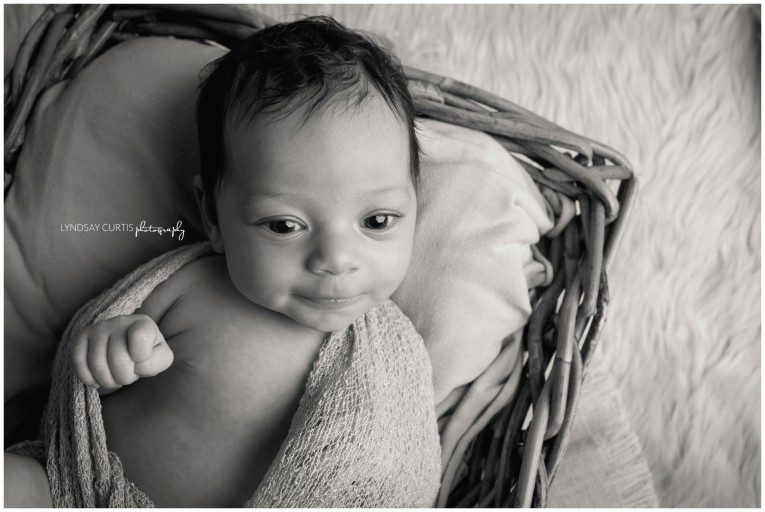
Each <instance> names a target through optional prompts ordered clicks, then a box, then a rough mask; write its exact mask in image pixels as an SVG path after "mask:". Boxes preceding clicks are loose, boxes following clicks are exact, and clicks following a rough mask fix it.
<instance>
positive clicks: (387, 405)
mask: <svg viewBox="0 0 765 512" xmlns="http://www.w3.org/2000/svg"><path fill="white" fill-rule="evenodd" d="M211 252H212V249H211V247H210V244H209V243H208V242H202V243H198V244H193V245H188V246H184V247H181V248H179V249H175V250H173V251H170V252H168V253H165V254H163V255H161V256H159V257H157V258H155V259H153V260H152V261H150V262H148V263H146V264H144V265H142V266H141V267H139V268H138V269H136V270H135V271H133V272H132V273H130V274H129V275H127V276H126V277H125V278H123V279H122V280H121V281H119V282H118V283H117V284H116V285H114V286H113V287H112V288H110V289H109V290H107V291H105V292H104V293H102V294H101V295H100V296H99V297H97V298H95V299H93V300H91V301H90V302H88V303H87V304H86V305H85V306H83V307H82V308H81V309H80V310H79V311H78V312H77V314H76V315H75V316H74V317H73V319H72V321H71V322H70V324H69V326H68V327H67V329H66V331H65V332H64V335H63V338H62V340H61V344H60V346H59V349H58V352H57V354H56V358H55V361H54V367H53V374H52V385H51V391H50V396H49V399H48V404H47V406H46V408H45V412H44V414H43V421H42V424H41V428H40V439H38V440H36V441H25V442H23V443H19V444H17V445H14V446H12V447H11V448H9V451H11V452H13V453H18V454H22V455H29V456H32V457H34V458H36V459H38V460H39V461H40V462H41V463H42V464H43V465H44V466H45V467H46V471H47V474H48V480H49V482H50V488H51V494H52V498H53V505H54V506H55V507H120V508H134V507H152V506H153V503H152V502H151V500H150V499H149V497H147V496H146V495H145V494H144V493H143V492H141V490H140V489H138V488H137V487H136V486H135V485H134V484H133V483H132V482H130V481H129V480H128V479H127V478H126V476H125V474H124V472H123V469H122V464H121V462H120V460H119V457H118V456H117V455H116V454H115V453H113V452H110V451H109V450H108V447H107V440H106V433H105V431H104V424H103V418H102V416H101V401H100V397H99V395H98V392H97V391H96V390H95V389H91V388H88V387H87V386H85V385H84V384H83V383H82V382H81V381H80V380H79V379H78V378H77V377H76V375H75V372H74V368H73V367H72V364H71V358H70V351H71V347H72V344H73V341H74V340H75V339H76V338H77V336H78V335H79V334H80V333H81V332H82V330H83V329H84V328H86V327H87V326H89V325H91V324H93V323H95V322H98V321H101V320H106V319H108V318H112V317H114V316H117V315H126V314H132V313H133V312H134V311H135V310H136V309H138V307H139V306H140V305H141V303H142V302H143V301H144V299H145V298H146V297H147V296H148V295H149V294H150V293H151V292H152V291H153V290H154V288H155V287H156V286H157V285H159V284H160V283H161V282H162V281H164V280H166V279H167V278H168V277H169V276H170V275H172V274H173V273H174V272H176V271H177V270H178V269H180V268H181V267H183V266H184V265H185V264H187V263H189V262H191V261H193V260H195V259H197V258H199V257H202V256H204V255H207V254H210V253H211ZM440 451H441V450H440V445H439V437H438V429H437V424H436V415H435V405H434V394H433V385H432V380H431V366H430V361H429V359H428V355H427V351H426V350H425V346H424V343H423V341H422V338H421V337H420V336H419V335H418V334H417V332H416V330H415V329H414V326H413V325H412V323H411V322H410V321H409V319H408V318H407V317H406V316H405V315H404V314H403V313H402V312H401V310H399V308H398V307H397V306H396V305H395V304H394V303H393V302H391V301H390V300H388V301H385V302H383V303H382V304H380V305H379V306H377V307H376V308H374V309H373V310H371V311H369V312H367V313H366V314H365V315H363V316H362V317H360V318H358V319H357V320H355V321H354V322H353V323H352V324H351V325H350V326H348V327H347V328H345V329H344V330H341V331H337V332H333V333H331V334H330V335H329V336H328V337H327V339H326V340H325V342H324V344H323V345H322V347H321V349H320V351H319V355H318V357H317V359H316V361H315V362H314V365H313V368H312V370H311V373H310V374H309V377H308V381H307V383H306V387H305V391H304V393H303V396H302V398H301V400H300V405H299V406H298V409H297V412H296V413H295V416H294V417H293V419H292V423H291V426H290V429H289V432H288V434H287V438H286V440H285V441H284V443H283V444H282V446H281V449H280V450H279V452H278V454H277V456H276V458H275V459H274V461H273V463H272V465H271V467H270V468H269V470H268V472H267V473H266V475H265V476H264V478H263V480H262V481H261V483H260V485H259V486H258V488H257V489H256V490H255V491H254V494H253V495H252V497H251V498H250V499H249V500H248V502H247V503H246V506H249V507H327V508H329V507H391V508H396V507H431V506H433V503H434V501H435V498H436V495H437V493H438V488H439V484H440V473H441V466H440Z"/></svg>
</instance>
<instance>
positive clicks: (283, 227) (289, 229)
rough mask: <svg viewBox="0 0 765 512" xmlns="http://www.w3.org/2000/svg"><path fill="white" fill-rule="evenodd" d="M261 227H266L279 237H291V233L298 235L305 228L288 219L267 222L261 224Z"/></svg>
mask: <svg viewBox="0 0 765 512" xmlns="http://www.w3.org/2000/svg"><path fill="white" fill-rule="evenodd" d="M261 226H263V227H265V228H266V229H268V230H269V231H271V232H272V233H276V234H277V235H289V234H290V233H297V232H298V231H300V230H301V229H302V228H303V226H301V225H300V224H299V223H297V222H295V221H294V220H288V219H283V220H270V221H266V222H264V223H263V224H261Z"/></svg>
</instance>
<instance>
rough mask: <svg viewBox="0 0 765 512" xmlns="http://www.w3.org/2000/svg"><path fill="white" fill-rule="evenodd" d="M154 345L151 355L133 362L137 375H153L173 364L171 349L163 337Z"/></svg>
mask: <svg viewBox="0 0 765 512" xmlns="http://www.w3.org/2000/svg"><path fill="white" fill-rule="evenodd" d="M161 339H162V341H161V342H160V343H159V344H158V345H156V346H155V347H154V349H153V350H152V353H151V357H149V359H147V360H146V361H142V362H140V363H136V364H135V373H136V375H138V376H139V377H153V376H155V375H157V374H158V373H161V372H163V371H165V370H167V369H168V368H169V367H170V365H171V364H173V351H172V350H170V347H169V346H168V344H167V342H166V341H165V339H164V338H161Z"/></svg>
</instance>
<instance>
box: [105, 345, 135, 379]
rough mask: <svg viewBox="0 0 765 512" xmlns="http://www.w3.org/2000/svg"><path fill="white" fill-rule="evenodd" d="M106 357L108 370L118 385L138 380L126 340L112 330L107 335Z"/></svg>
mask: <svg viewBox="0 0 765 512" xmlns="http://www.w3.org/2000/svg"><path fill="white" fill-rule="evenodd" d="M107 357H108V360H109V370H110V371H111V375H112V377H113V378H114V381H115V382H116V383H117V384H118V385H120V386H126V385H128V384H132V383H133V382H135V381H137V380H138V375H136V374H135V362H134V361H133V359H132V358H131V357H130V353H129V352H128V346H127V340H125V337H124V336H121V335H120V333H118V332H112V334H111V335H110V336H109V348H108V349H107Z"/></svg>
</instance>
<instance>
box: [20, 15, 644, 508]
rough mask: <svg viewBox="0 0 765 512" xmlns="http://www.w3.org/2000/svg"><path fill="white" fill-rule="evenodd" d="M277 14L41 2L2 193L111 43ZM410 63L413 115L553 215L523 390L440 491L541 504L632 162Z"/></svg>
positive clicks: (581, 367) (598, 321)
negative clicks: (63, 92) (488, 152)
mask: <svg viewBox="0 0 765 512" xmlns="http://www.w3.org/2000/svg"><path fill="white" fill-rule="evenodd" d="M273 23H274V22H273V20H271V19H269V18H268V17H266V16H264V15H262V14H260V13H258V12H256V11H254V10H252V8H251V7H249V6H246V5H163V6H145V5H144V6H129V5H115V6H108V5H61V4H58V5H51V6H49V7H47V8H46V10H45V11H44V12H43V14H42V15H41V16H40V18H39V19H38V20H37V21H36V22H35V23H34V25H33V26H32V27H31V29H30V30H29V32H28V34H27V36H26V38H25V39H24V41H23V43H22V44H21V47H20V48H19V51H18V54H17V56H16V60H15V62H14V65H13V69H12V71H11V73H9V75H8V76H7V77H6V81H5V114H6V117H5V119H6V132H5V134H6V138H5V169H6V171H5V192H6V194H7V193H8V190H9V188H10V187H11V185H12V182H13V170H14V167H15V161H16V157H17V155H18V154H19V150H20V149H21V146H22V145H23V142H24V133H25V130H26V124H27V120H28V119H29V115H30V112H31V111H32V109H33V107H34V105H35V102H36V101H37V99H38V98H39V97H40V95H41V94H42V93H43V92H44V91H45V90H46V89H47V88H49V87H50V86H51V85H53V84H55V83H56V82H59V81H61V80H66V79H69V78H72V77H73V76H75V75H76V74H77V73H78V72H79V71H80V70H81V69H82V68H83V67H84V66H87V65H88V63H89V62H91V61H92V60H93V59H94V58H96V57H97V56H98V55H100V54H101V53H102V52H103V51H105V50H106V49H108V48H109V47H111V46H114V45H115V44H118V43H120V42H121V41H124V40H126V39H131V38H135V37H140V36H143V35H152V36H174V37H178V38H186V39H196V40H201V41H206V42H208V43H212V44H220V45H223V46H226V47H231V46H233V45H235V44H237V43H238V42H239V41H242V40H243V39H244V38H246V37H248V36H249V35H251V34H252V33H254V32H255V31H257V30H259V29H262V28H264V27H266V26H269V25H271V24H273ZM405 71H406V73H407V76H408V78H409V85H410V91H411V94H412V97H413V99H414V103H415V107H416V109H417V112H418V114H419V115H421V116H427V117H430V118H434V119H438V120H441V121H446V122H450V123H453V124H457V125H461V126H466V127H469V128H473V129H477V130H482V131H485V132H486V133H488V134H490V135H491V136H492V137H494V138H495V139H496V140H497V141H499V142H500V143H501V144H502V146H503V147H505V148H506V149H507V151H509V152H510V153H511V154H513V156H515V157H516V159H517V160H518V161H519V162H520V163H521V164H522V165H523V166H524V167H525V169H526V170H527V171H528V173H529V174H530V175H531V177H532V178H533V179H534V181H535V182H536V183H537V184H538V185H539V187H540V189H541V190H542V193H543V195H544V197H545V198H546V200H547V202H548V203H549V205H550V206H551V208H552V210H553V211H554V212H555V216H556V219H555V221H556V222H555V227H554V228H553V230H552V231H551V232H550V233H548V234H547V235H546V236H545V237H543V239H542V240H541V241H540V242H539V243H538V244H537V245H536V246H535V247H533V248H532V249H533V252H534V255H535V257H536V259H537V260H539V261H542V262H543V263H544V265H545V267H546V269H547V272H546V274H547V277H548V281H547V282H545V283H543V284H542V285H541V286H539V287H538V288H536V289H535V290H532V292H531V299H532V305H533V311H532V314H531V318H530V320H529V323H528V325H527V327H526V329H525V332H524V350H525V351H526V352H527V355H528V358H527V359H526V362H525V365H524V368H523V374H522V375H521V383H520V387H519V391H518V392H517V393H516V394H515V396H514V397H513V399H512V400H511V401H510V403H509V404H508V405H507V406H506V407H505V408H504V409H502V410H500V411H499V413H498V414H496V415H495V416H494V417H493V418H491V420H490V421H489V422H488V423H487V424H486V425H485V426H484V427H483V429H482V430H481V431H480V433H479V434H478V435H476V436H475V438H474V439H473V440H472V441H471V443H470V445H469V446H468V447H467V449H466V450H465V462H466V470H464V469H465V468H463V471H461V472H460V474H459V478H458V481H456V482H454V485H453V486H452V485H451V483H449V484H448V485H449V487H450V488H449V489H442V495H444V496H448V500H447V506H459V507H471V506H480V507H492V506H494V507H509V506H516V507H519V506H520V507H530V506H539V507H543V506H544V505H545V502H546V496H547V489H548V486H549V485H550V482H552V480H553V478H554V477H555V473H556V470H557V468H558V465H559V463H560V461H561V458H562V457H563V455H564V453H565V449H566V444H567V438H568V435H569V432H570V429H571V425H572V422H573V418H574V413H575V411H576V406H577V401H578V399H579V390H580V387H581V383H582V379H583V375H584V373H585V371H586V368H587V365H588V362H589V360H590V357H591V355H592V353H593V350H594V349H595V347H596V346H597V342H598V338H599V334H600V332H601V329H602V327H603V324H604V322H605V318H606V308H607V305H608V301H609V296H608V286H607V275H606V268H607V267H608V264H609V262H610V260H611V258H612V257H613V254H614V250H615V249H616V247H617V245H618V242H619V239H620V236H621V234H622V232H623V229H624V223H625V220H626V218H627V214H628V212H629V210H630V205H631V203H632V201H633V198H634V195H635V192H636V190H637V180H636V179H635V177H634V175H633V172H632V169H631V166H630V164H629V162H628V161H627V160H626V159H625V158H624V157H623V156H622V155H621V154H619V153H618V152H616V151H614V150H612V149H611V148H609V147H607V146H605V145H603V144H600V143H598V142H595V141H592V140H590V139H588V138H587V137H583V136H581V135H577V134H574V133H571V132H569V131H567V130H565V129H563V128H561V127H559V126H557V125H555V124H554V123H552V122H550V121H548V120H546V119H543V118H542V117H540V116H538V115H536V114H534V113H532V112H530V111H528V110H526V109H523V108H521V107H519V106H518V105H515V104H513V103H511V102H509V101H506V100H503V99H502V98H499V97H497V96H495V95H493V94H490V93H488V92H486V91H483V90H480V89H478V88H476V87H472V86H470V85H467V84H464V83H461V82H458V81H455V80H451V79H449V78H445V77H442V76H438V75H435V74H432V73H428V72H425V71H421V70H418V69H413V68H408V67H407V68H405ZM553 276H554V278H553ZM561 296H562V300H560V299H561ZM551 361H552V368H551V370H550V372H549V376H548V377H545V374H546V373H547V372H546V369H547V368H548V366H549V365H550V363H551ZM532 404H533V414H531V420H530V422H529V421H526V420H527V415H528V414H529V412H530V407H531V406H532ZM445 485H446V483H445ZM447 493H448V494H447Z"/></svg>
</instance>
